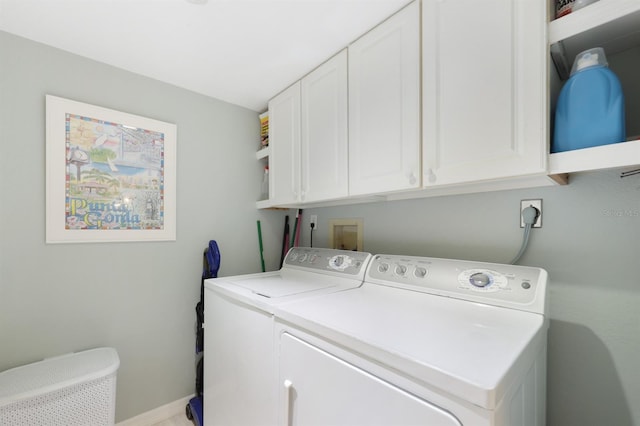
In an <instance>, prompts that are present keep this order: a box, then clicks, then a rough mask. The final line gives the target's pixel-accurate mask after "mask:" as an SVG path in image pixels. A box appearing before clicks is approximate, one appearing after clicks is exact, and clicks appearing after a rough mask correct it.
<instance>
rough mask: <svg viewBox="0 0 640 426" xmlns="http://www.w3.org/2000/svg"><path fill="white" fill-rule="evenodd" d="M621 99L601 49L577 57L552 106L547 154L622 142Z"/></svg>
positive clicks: (588, 51) (620, 87)
mask: <svg viewBox="0 0 640 426" xmlns="http://www.w3.org/2000/svg"><path fill="white" fill-rule="evenodd" d="M625 138H626V132H625V117H624V96H623V94H622V86H621V85H620V80H618V77H617V76H616V75H615V74H614V73H613V71H611V70H610V69H609V67H608V63H607V59H606V57H605V54H604V49H602V48H600V47H597V48H593V49H589V50H585V51H584V52H582V53H580V54H578V55H577V56H576V60H575V61H574V63H573V68H572V69H571V77H570V78H569V80H567V82H566V83H565V85H564V86H563V87H562V90H561V92H560V97H559V98H558V104H557V106H556V120H555V130H554V135H553V141H552V143H551V152H563V151H570V150H574V149H581V148H590V147H594V146H599V145H606V144H612V143H617V142H624V140H625Z"/></svg>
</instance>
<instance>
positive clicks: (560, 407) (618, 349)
mask: <svg viewBox="0 0 640 426" xmlns="http://www.w3.org/2000/svg"><path fill="white" fill-rule="evenodd" d="M527 198H542V199H543V227H542V228H541V229H535V230H533V231H532V235H531V238H530V243H529V248H528V251H527V252H526V253H525V255H524V256H523V257H522V259H521V260H520V262H519V263H520V264H523V265H532V266H540V267H543V268H545V269H546V270H547V271H548V272H549V277H550V278H549V279H550V287H549V291H550V297H549V300H550V318H551V321H550V329H549V346H548V424H549V425H554V426H572V425H581V426H586V425H594V426H596V425H597V426H602V425H616V426H623V425H632V424H636V425H637V424H640V405H639V404H638V401H640V369H639V368H638V359H639V358H638V357H639V356H640V308H639V306H640V278H639V273H638V271H639V268H638V262H640V175H637V176H632V177H628V178H624V179H620V177H619V173H618V172H614V171H605V172H597V173H584V174H577V175H573V176H572V179H571V183H570V184H569V185H568V186H563V187H551V188H546V187H545V188H537V189H528V190H517V191H502V192H494V193H486V194H473V195H464V196H453V197H439V198H432V199H422V200H411V201H397V202H393V203H375V204H362V205H354V206H345V207H334V208H319V209H309V210H305V211H304V216H305V219H304V221H303V230H304V232H303V234H302V236H303V238H302V242H303V243H304V244H308V242H309V222H308V220H309V215H311V214H317V215H318V222H319V223H318V224H319V231H317V232H316V233H315V234H314V240H313V241H314V246H318V247H322V246H327V244H328V234H327V229H328V226H329V223H328V221H329V219H336V218H363V221H364V250H365V251H369V252H372V253H395V254H408V255H419V256H434V257H451V258H462V259H472V260H481V261H489V262H498V263H508V262H509V261H510V260H511V259H512V258H513V257H514V256H515V254H516V253H517V252H518V249H519V247H520V243H521V239H522V230H521V229H520V227H519V213H518V212H519V206H520V200H521V199H527ZM470 355H471V354H470ZM469 362H473V360H472V358H470V360H469ZM478 368H482V366H478Z"/></svg>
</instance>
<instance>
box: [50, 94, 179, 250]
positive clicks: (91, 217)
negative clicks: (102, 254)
mask: <svg viewBox="0 0 640 426" xmlns="http://www.w3.org/2000/svg"><path fill="white" fill-rule="evenodd" d="M176 135H177V126H176V125H175V124H171V123H166V122H163V121H158V120H154V119H151V118H146V117H141V116H138V115H133V114H128V113H124V112H120V111H116V110H112V109H108V108H103V107H99V106H95V105H90V104H86V103H82V102H77V101H73V100H69V99H64V98H60V97H57V96H52V95H46V242H47V244H49V243H96V242H132V241H175V239H176Z"/></svg>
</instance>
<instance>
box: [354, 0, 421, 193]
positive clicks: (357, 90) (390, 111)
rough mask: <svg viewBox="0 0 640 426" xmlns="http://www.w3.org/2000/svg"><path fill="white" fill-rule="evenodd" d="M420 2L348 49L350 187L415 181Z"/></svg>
mask: <svg viewBox="0 0 640 426" xmlns="http://www.w3.org/2000/svg"><path fill="white" fill-rule="evenodd" d="M419 10H420V7H419V2H418V1H415V2H413V3H411V4H410V5H408V6H407V7H405V8H404V9H402V10H401V11H399V12H398V13H396V14H395V15H393V16H392V17H390V18H389V19H388V20H386V21H385V22H383V23H382V24H380V25H378V26H377V27H375V28H374V29H373V30H371V31H370V32H368V33H367V34H365V35H364V36H362V37H361V38H360V39H358V40H356V41H355V42H354V43H353V44H351V45H350V46H349V48H348V51H349V193H350V195H363V194H374V193H384V192H389V191H397V190H404V189H412V188H418V187H419V186H420V13H419Z"/></svg>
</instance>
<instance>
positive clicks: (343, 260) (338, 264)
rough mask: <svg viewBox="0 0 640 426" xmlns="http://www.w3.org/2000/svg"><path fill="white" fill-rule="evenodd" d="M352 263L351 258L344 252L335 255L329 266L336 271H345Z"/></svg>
mask: <svg viewBox="0 0 640 426" xmlns="http://www.w3.org/2000/svg"><path fill="white" fill-rule="evenodd" d="M349 265H351V258H350V257H349V256H345V255H342V254H339V255H336V256H333V257H332V258H330V259H329V268H331V269H335V270H336V271H344V270H345V269H347V268H348V267H349Z"/></svg>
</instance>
